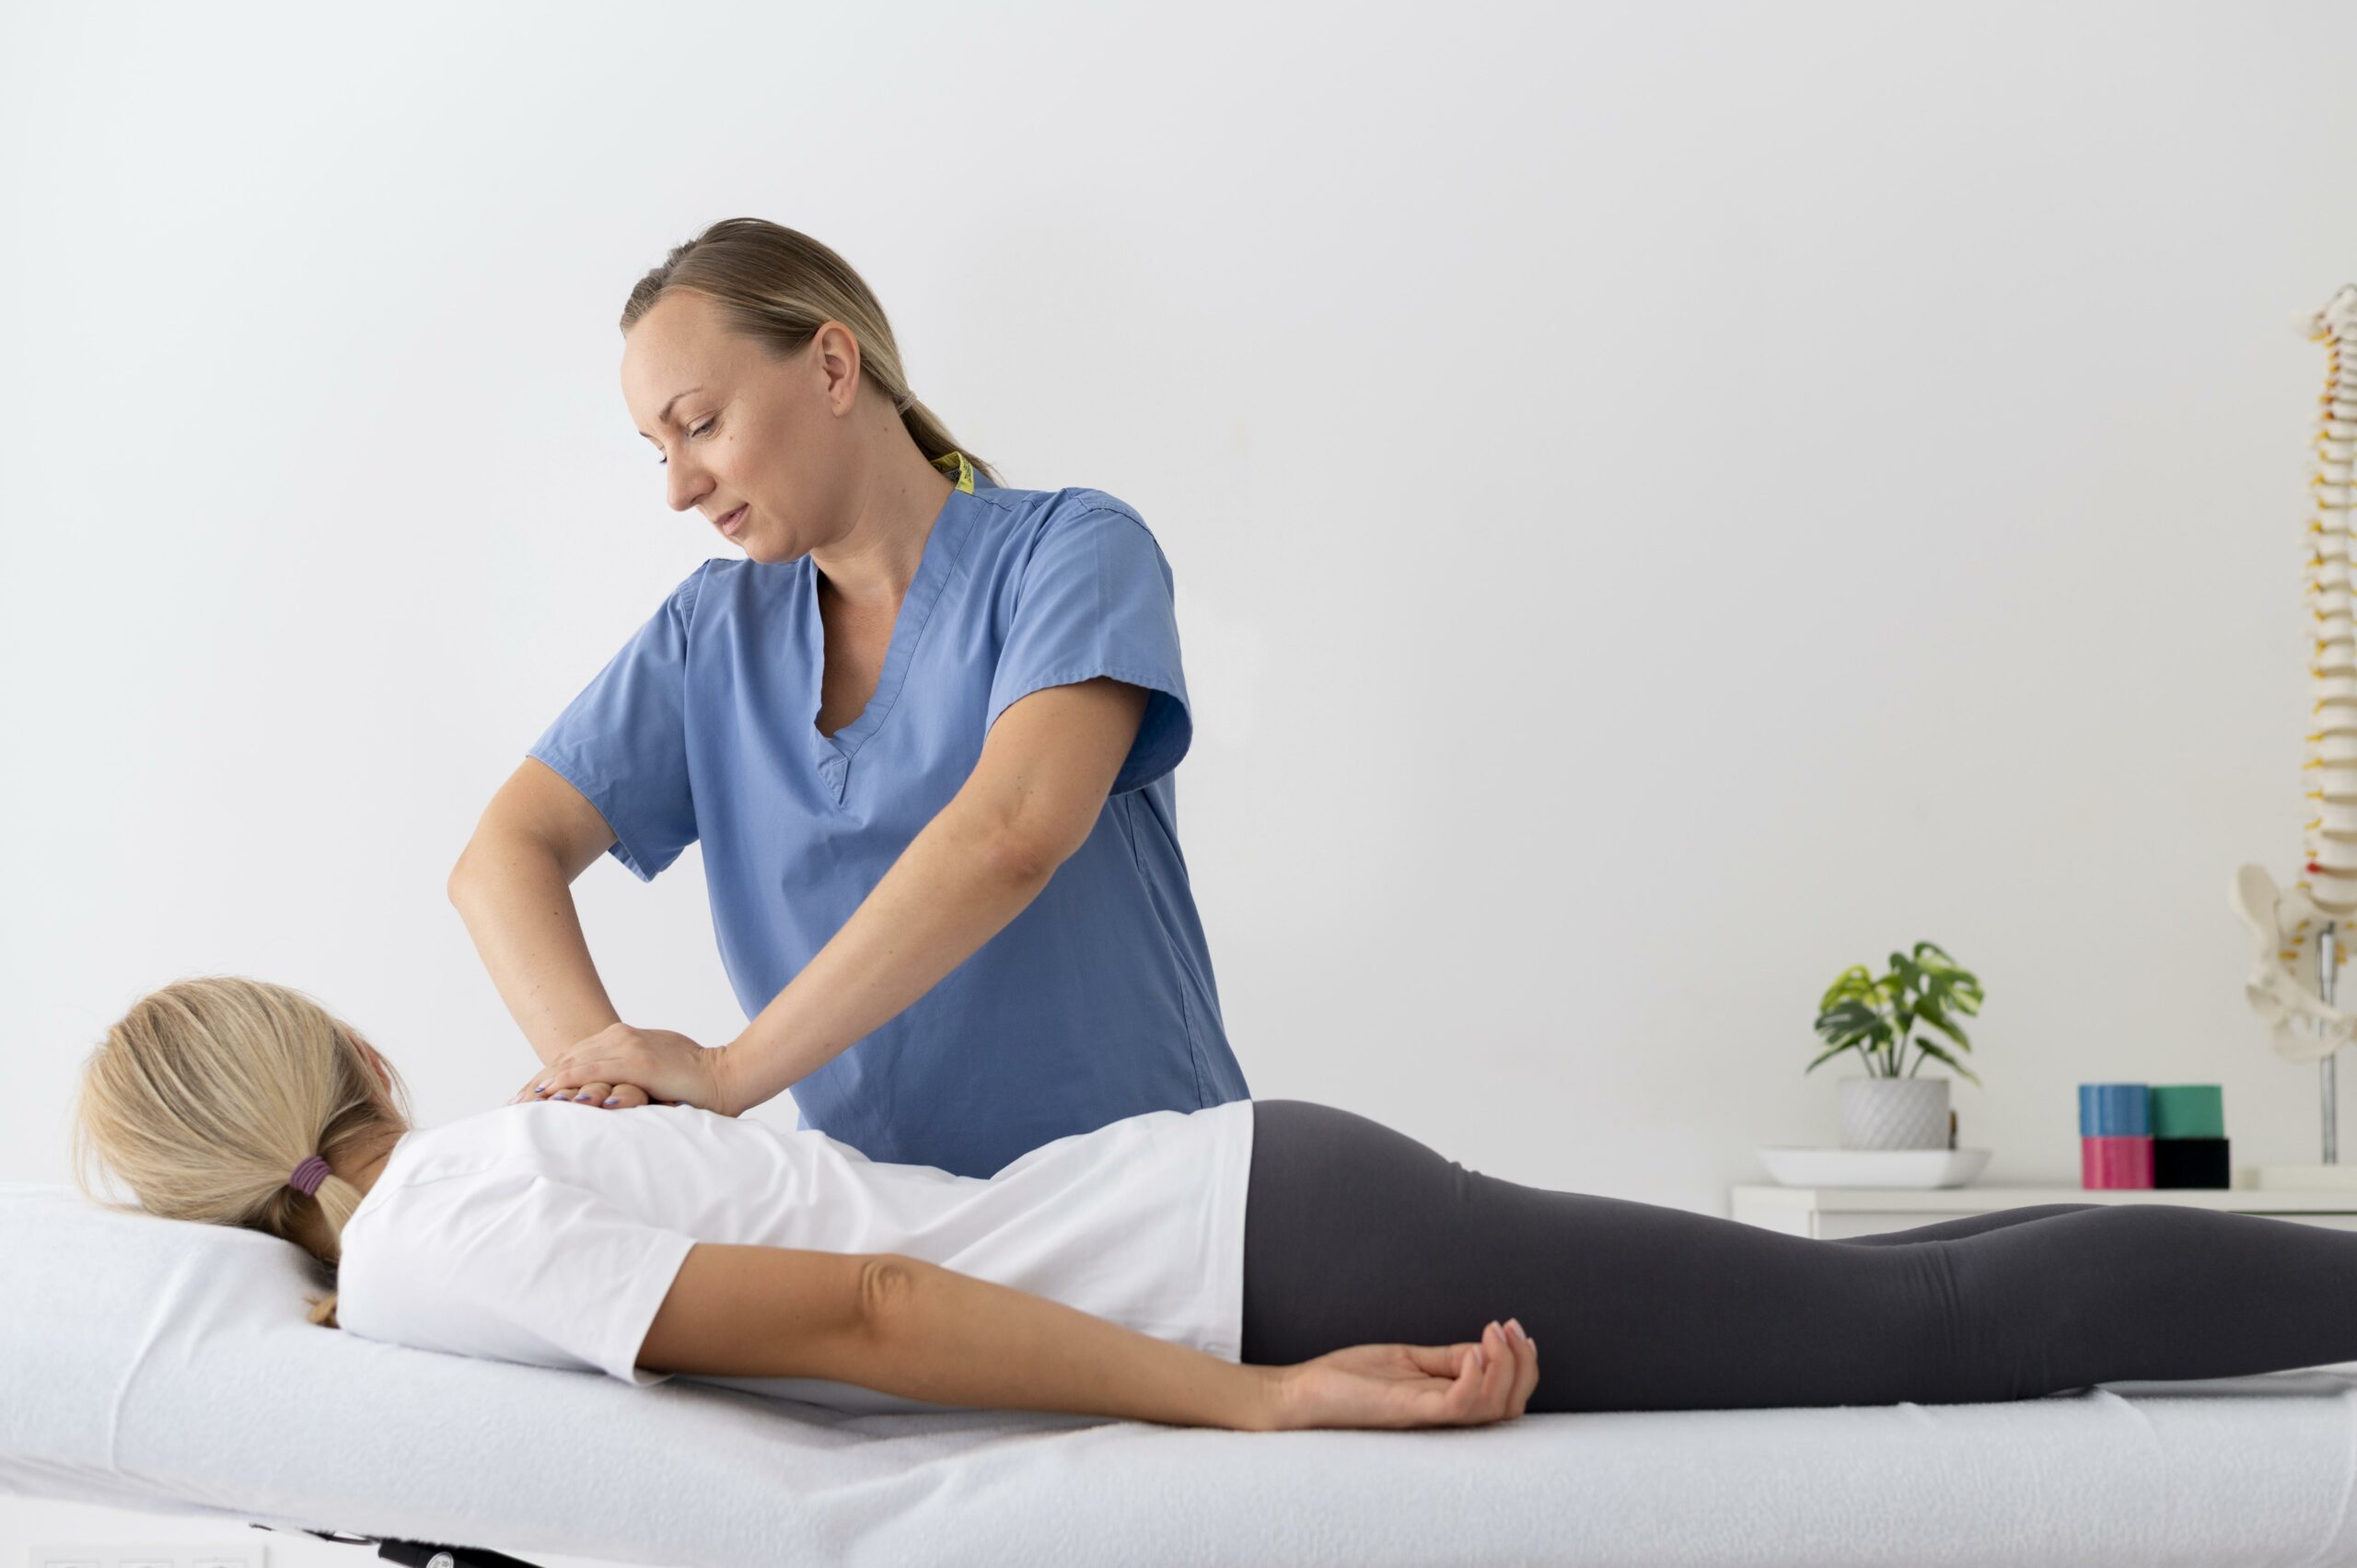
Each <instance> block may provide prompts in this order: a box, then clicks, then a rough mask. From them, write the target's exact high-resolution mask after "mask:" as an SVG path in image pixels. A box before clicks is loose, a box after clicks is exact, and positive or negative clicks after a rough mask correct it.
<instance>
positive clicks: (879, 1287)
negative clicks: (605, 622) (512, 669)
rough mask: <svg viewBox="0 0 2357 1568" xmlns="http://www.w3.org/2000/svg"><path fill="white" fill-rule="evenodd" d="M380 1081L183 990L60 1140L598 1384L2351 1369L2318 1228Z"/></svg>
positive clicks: (1882, 1376) (1576, 1383) (1773, 1395)
mask: <svg viewBox="0 0 2357 1568" xmlns="http://www.w3.org/2000/svg"><path fill="white" fill-rule="evenodd" d="M1488 1092H1491V1093H1493V1094H1495V1095H1496V1096H1497V1097H1498V1098H1505V1097H1507V1096H1510V1095H1512V1094H1514V1093H1515V1092H1518V1091H1517V1086H1515V1085H1512V1084H1501V1085H1499V1086H1497V1087H1496V1088H1495V1089H1494V1090H1492V1091H1488ZM406 1100H407V1095H406V1092H405V1090H404V1089H403V1087H402V1084H401V1077H400V1075H399V1074H397V1073H396V1072H395V1071H394V1070H393V1067H392V1065H391V1063H389V1062H387V1061H386V1060H385V1059H384V1057H383V1056H382V1054H381V1053H379V1052H378V1051H376V1050H375V1049H373V1048H372V1047H371V1046H370V1044H369V1043H368V1041H366V1040H364V1039H363V1038H362V1037H361V1036H360V1034H359V1033H358V1031H356V1030H354V1029H353V1028H350V1027H349V1026H347V1025H345V1024H343V1023H342V1022H341V1021H339V1020H338V1019H336V1018H335V1017H334V1016H331V1014H329V1013H328V1012H327V1011H326V1009H324V1008H322V1007H320V1006H319V1005H318V1004H316V1003H314V1002H312V1001H311V1000H310V999H309V998H308V997H306V996H304V995H302V994H301V993H296V992H294V991H290V990H288V989H286V988H285V987H283V986H276V985H271V984H268V983H266V982H263V981H252V980H243V979H237V978H234V977H231V978H211V979H202V980H188V981H179V982H176V983H174V984H172V985H168V986H166V987H165V988H163V989H162V990H160V991H157V992H155V993H152V994H150V995H148V996H146V997H144V998H142V999H141V1000H140V1001H139V1002H138V1003H137V1004H136V1005H134V1006H133V1007H132V1009H131V1011H130V1012H129V1014H128V1015H126V1016H124V1017H123V1018H122V1020H121V1021H120V1022H118V1023H117V1024H116V1025H114V1027H113V1028H110V1030H109V1031H108V1033H107V1038H106V1040H105V1043H104V1044H103V1045H101V1046H100V1047H99V1050H98V1051H96V1052H94V1053H93V1055H92V1056H91V1058H90V1060H89V1062H88V1063H87V1067H86V1070H85V1074H84V1083H83V1094H82V1103H81V1106H80V1112H79V1126H78V1128H77V1137H78V1140H79V1142H80V1144H82V1145H84V1146H86V1147H87V1148H89V1149H92V1150H95V1152H96V1153H97V1154H99V1156H102V1157H103V1158H104V1159H105V1161H106V1162H107V1163H108V1164H110V1165H111V1166H112V1167H114V1169H115V1171H116V1172H117V1173H119V1174H120V1175H121V1176H122V1179H124V1180H125V1181H127V1183H128V1184H129V1185H130V1187H131V1189H132V1190H133V1191H134V1192H135V1193H136V1194H137V1195H138V1197H139V1199H140V1201H141V1202H142V1203H143V1204H144V1205H145V1209H146V1211H147V1212H149V1213H151V1214H161V1215H165V1216H168V1217H171V1218H176V1219H192V1220H202V1221H206V1222H210V1223H214V1224H222V1225H245V1226H249V1227H250V1228H253V1229H258V1230H264V1231H268V1232H270V1233H271V1234H273V1235H274V1236H279V1237H285V1238H286V1239H288V1240H291V1241H295V1242H296V1243H298V1244H299V1245H301V1246H303V1247H305V1248H307V1249H309V1250H310V1251H311V1252H312V1253H314V1254H315V1255H316V1256H318V1257H319V1258H320V1259H321V1260H324V1261H326V1262H327V1263H329V1264H330V1265H331V1266H332V1267H333V1268H334V1269H335V1270H336V1283H337V1294H336V1295H333V1296H330V1297H327V1298H325V1299H323V1300H321V1301H319V1302H317V1303H315V1304H314V1306H313V1308H312V1311H311V1317H312V1319H313V1320H314V1321H316V1322H319V1323H324V1324H328V1325H331V1326H335V1327H340V1328H342V1329H343V1330H345V1331H347V1332H350V1333H353V1334H354V1335H356V1336H359V1337H362V1338H366V1339H371V1340H377V1341H380V1342H393V1343H399V1344H405V1345H410V1346H413V1347H416V1348H420V1349H424V1350H439V1351H444V1352H447V1353H459V1354H466V1355H474V1356H482V1357H488V1358H492V1359H498V1360H507V1361H515V1362H522V1363H526V1364H528V1365H547V1366H556V1367H567V1368H575V1369H581V1370H594V1371H601V1372H604V1373H606V1374H608V1375H610V1376H614V1377H616V1378H619V1379H621V1380H622V1381H625V1382H629V1383H632V1384H633V1385H637V1384H644V1383H647V1382H659V1381H662V1380H663V1379H665V1378H667V1377H669V1376H689V1377H691V1378H692V1377H706V1378H718V1379H721V1380H724V1381H726V1380H732V1379H748V1378H750V1379H776V1380H783V1381H784V1382H785V1383H786V1384H788V1385H790V1387H789V1388H785V1389H780V1390H778V1391H780V1392H790V1393H791V1394H792V1395H793V1397H795V1398H802V1399H816V1400H819V1402H822V1403H838V1404H844V1401H845V1400H846V1399H847V1398H848V1397H849V1392H850V1391H854V1390H855V1391H857V1392H858V1393H859V1394H861V1395H862V1396H864V1397H865V1399H868V1400H874V1399H876V1398H877V1397H881V1398H883V1399H885V1400H888V1401H898V1403H899V1404H900V1405H905V1404H907V1403H909V1402H911V1401H914V1402H916V1403H917V1404H918V1405H920V1406H921V1407H922V1406H926V1405H930V1406H957V1407H981V1408H1012V1409H1024V1410H1041V1411H1074V1412H1079V1413H1086V1414H1096V1415H1109V1416H1119V1417H1127V1418H1132V1419H1138V1420H1145V1421H1158V1422H1166V1423H1173V1424H1180V1425H1207V1426H1226V1427H1237V1428H1246V1429H1273V1428H1279V1427H1286V1426H1395V1427H1397V1426H1427V1425H1442V1424H1446V1425H1463V1424H1471V1423H1481V1422H1490V1421H1496V1420H1501V1419H1506V1418H1509V1417H1513V1416H1516V1415H1519V1414H1521V1413H1522V1412H1523V1411H1525V1410H1526V1409H1527V1410H1530V1411H1620V1410H1734V1409H1746V1408H1756V1407H1760V1406H1776V1405H1819V1406H1822V1405H1857V1404H1898V1403H1922V1404H1940V1403H1972V1402H1982V1401H1991V1400H2017V1399H2035V1398H2038V1397H2041V1396H2043V1395H2046V1394H2049V1393H2056V1392H2061V1391H2063V1390H2066V1389H2073V1388H2084V1387H2088V1386H2090V1385H2093V1384H2096V1383H2102V1382H2107V1381H2111V1380H2115V1379H2121V1378H2159V1379H2177V1378H2199V1377H2223V1376H2243V1375H2246V1374H2249V1373H2256V1372H2270V1371H2277V1370H2282V1369H2288V1368H2293V1367H2306V1366H2320V1365H2337V1364H2340V1363H2346V1362H2351V1361H2357V1312H2351V1310H2350V1308H2349V1306H2348V1304H2349V1303H2350V1302H2351V1300H2357V1233H2351V1232H2342V1231H2334V1230H2328V1229H2325V1228H2322V1227H2319V1226H2314V1225H2301V1224H2297V1223H2294V1222H2292V1221H2288V1220H2282V1219H2276V1218H2272V1217H2269V1216H2264V1215H2257V1214H2233V1213H2225V1212H2221V1211H2217V1210H2211V1209H2204V1208H2196V1207H2192V1206H2189V1205H2183V1204H2174V1203H2168V1202H2137V1203H2123V1204H2118V1205H2111V1204H2098V1203H2051V1204H2033V1205H2027V1206H2024V1207H2019V1208H2014V1209H2002V1210H1997V1211H1995V1212H1992V1213H1987V1214H1971V1215H1967V1216H1964V1217H1961V1218H1957V1219H1953V1220H1943V1221H1938V1222H1935V1223H1933V1224H1931V1225H1920V1226H1917V1227H1915V1228H1913V1229H1911V1230H1904V1231H1898V1232H1891V1233H1887V1234H1883V1235H1877V1236H1866V1237H1852V1238H1847V1239H1842V1240H1817V1239H1814V1238H1810V1237H1795V1236H1787V1235H1783V1234H1782V1233H1779V1232H1775V1231H1771V1230H1767V1229H1764V1228H1761V1227H1759V1226H1755V1225H1745V1224H1741V1223H1739V1222H1737V1221H1735V1220H1731V1219H1726V1218H1723V1217H1720V1216H1717V1215H1713V1214H1698V1213H1694V1212H1691V1211H1689V1210H1685V1209H1679V1208H1675V1207H1669V1206H1666V1205H1661V1204H1654V1203H1644V1202H1634V1201H1631V1200H1629V1199H1622V1198H1612V1197H1606V1196H1602V1195H1600V1194H1594V1193H1586V1192H1573V1191H1549V1190H1545V1189H1541V1188H1535V1187H1527V1186H1523V1185H1520V1184H1517V1183H1515V1182H1511V1181H1504V1180H1500V1179H1496V1178H1493V1177H1490V1176H1486V1175H1483V1174H1482V1173H1481V1172H1480V1171H1477V1170H1471V1169H1468V1168H1467V1167H1463V1166H1460V1165H1458V1164H1457V1162H1455V1161H1453V1160H1448V1159H1444V1158H1443V1157H1441V1156H1439V1155H1438V1154H1436V1153H1434V1151H1433V1150H1431V1149H1428V1148H1426V1147H1425V1146H1424V1145H1422V1144H1419V1143H1417V1142H1416V1141H1415V1140H1413V1139H1411V1138H1410V1137H1408V1136H1406V1135H1405V1134H1403V1133H1400V1132H1395V1131H1394V1130H1392V1129H1390V1128H1388V1127H1385V1126H1383V1125H1382V1124H1381V1123H1379V1122H1376V1121H1370V1120H1368V1119H1367V1118H1364V1117H1362V1116H1357V1115H1354V1114H1353V1113H1352V1112H1350V1111H1347V1110H1342V1109H1338V1108H1336V1107H1332V1106H1325V1105H1318V1104H1316V1103H1314V1102H1310V1101H1305V1100H1283V1099H1280V1100H1251V1099H1240V1100H1228V1101H1224V1102H1222V1103H1219V1104H1216V1105H1212V1106H1207V1107H1204V1108H1202V1109H1196V1110H1191V1111H1187V1110H1178V1109H1161V1110H1154V1111H1149V1112H1145V1113H1142V1114H1139V1115H1133V1116H1127V1117H1122V1118H1120V1119H1118V1120H1115V1121H1109V1122H1107V1123H1105V1124H1104V1125H1102V1126H1100V1127H1097V1128H1096V1129H1095V1130H1093V1131H1091V1132H1080V1133H1074V1134H1072V1135H1070V1136H1067V1137H1062V1138H1056V1139H1052V1140H1051V1141H1049V1142H1047V1143H1044V1144H1039V1146H1037V1147H1035V1148H1033V1149H1031V1150H1030V1151H1029V1152H1028V1153H1027V1154H1025V1155H1023V1156H1021V1157H1019V1158H1016V1159H1014V1160H1012V1161H1010V1162H1009V1163H1007V1164H1006V1165H1005V1166H1004V1167H1001V1168H1000V1169H999V1170H997V1171H996V1172H994V1173H993V1174H992V1175H990V1176H988V1177H976V1176H967V1175H958V1174H953V1173H952V1172H949V1171H947V1170H943V1169H939V1168H937V1167H931V1166H920V1165H908V1164H895V1163H890V1162H879V1161H870V1160H868V1159H867V1158H866V1157H865V1156H864V1155H863V1154H862V1153H861V1152H860V1151H859V1150H857V1149H856V1148H853V1147H852V1146H851V1145H849V1144H842V1143H839V1142H837V1141H835V1140H834V1139H831V1138H830V1137H828V1136H827V1135H826V1134H825V1133H823V1132H819V1131H817V1130H815V1129H797V1130H794V1131H782V1130H779V1129H774V1128H772V1127H769V1126H767V1125H765V1124H763V1123H761V1122H759V1121H748V1120H745V1119H741V1118H736V1117H729V1116H723V1115H721V1114H719V1113H718V1112H715V1111H712V1110H707V1109H700V1108H698V1107H695V1106H692V1105H684V1104H680V1105H664V1104H656V1105H650V1106H646V1107H642V1108H637V1109H629V1110H623V1111H605V1110H600V1109H591V1108H589V1107H586V1106H576V1105H573V1104H570V1103H563V1102H550V1101H544V1100H527V1101H523V1102H521V1103H511V1104H508V1105H505V1106H502V1107H498V1108H495V1109H489V1110H485V1111H481V1112H478V1113H476V1114H474V1115H472V1116H468V1117H461V1118H459V1119H458V1120H456V1121H447V1122H445V1123H443V1124H441V1125H438V1126H435V1127H427V1128H419V1127H417V1126H416V1125H415V1124H414V1120H413V1118H412V1116H411V1114H410V1113H409V1111H408V1109H407V1106H406ZM80 1153H81V1150H80V1149H78V1148H77V1156H78V1155H79V1154H80ZM314 1156H318V1157H317V1158H314ZM75 1180H76V1181H77V1182H79V1183H82V1185H83V1190H84V1191H85V1192H88V1191H90V1189H89V1186H88V1184H87V1182H84V1181H83V1176H82V1172H81V1170H80V1169H79V1168H78V1162H77V1168H76V1171H75ZM315 1180H316V1188H315V1190H314V1189H313V1183H314V1181H315ZM953 1264H954V1266H951V1265H953ZM1836 1321H1856V1322H1869V1323H1872V1324H1874V1325H1875V1332H1874V1333H1872V1334H1867V1335H1839V1334H1827V1333H1825V1332H1824V1331H1823V1326H1824V1325H1825V1324H1826V1323H1829V1322H1836ZM1525 1323H1527V1324H1528V1325H1529V1332H1527V1333H1525V1332H1523V1331H1522V1325H1523V1324H1525ZM1468 1335H1470V1336H1471V1337H1470V1338H1468V1337H1467V1336H1468ZM1540 1342H1546V1343H1548V1344H1549V1345H1550V1346H1551V1347H1553V1349H1552V1352H1551V1364H1552V1365H1551V1371H1550V1376H1548V1377H1546V1378H1545V1379H1544V1380H1542V1379H1541V1378H1540V1376H1539V1368H1538V1344H1539V1343H1540ZM845 1408H853V1409H856V1408H866V1409H877V1408H896V1407H895V1406H894V1405H893V1404H890V1403H888V1404H886V1405H883V1406H881V1407H879V1406H877V1405H876V1404H874V1403H868V1404H865V1406H864V1407H863V1406H860V1405H856V1404H845Z"/></svg>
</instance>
